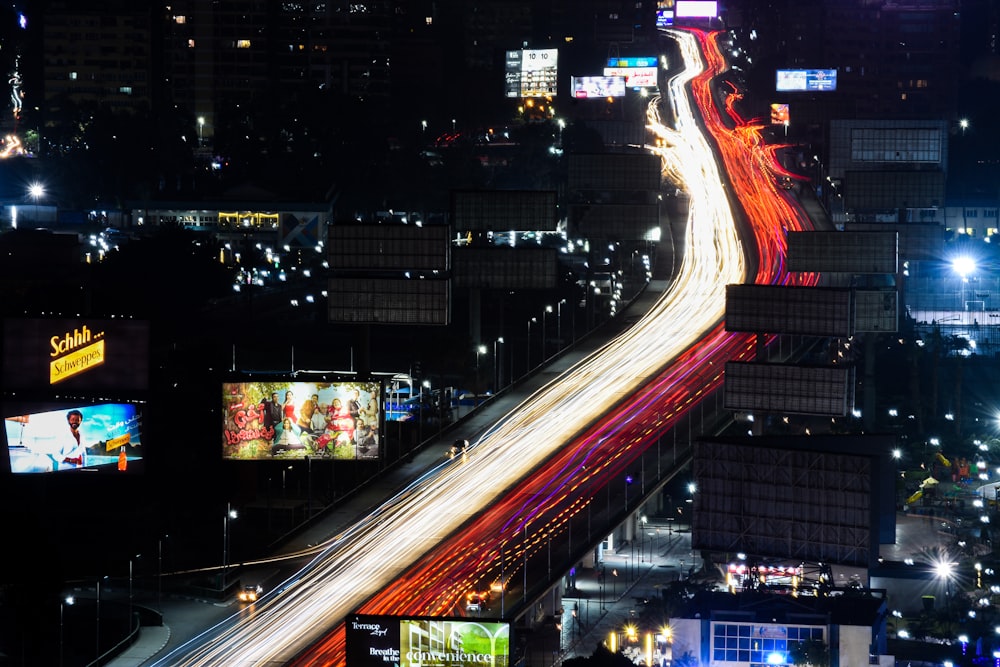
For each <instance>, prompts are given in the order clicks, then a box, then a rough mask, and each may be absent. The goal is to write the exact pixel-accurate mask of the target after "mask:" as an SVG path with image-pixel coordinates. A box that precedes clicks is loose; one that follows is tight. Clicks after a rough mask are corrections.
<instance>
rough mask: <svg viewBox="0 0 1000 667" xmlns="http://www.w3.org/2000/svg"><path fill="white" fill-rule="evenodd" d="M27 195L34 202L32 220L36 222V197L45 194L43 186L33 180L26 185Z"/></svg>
mask: <svg viewBox="0 0 1000 667" xmlns="http://www.w3.org/2000/svg"><path fill="white" fill-rule="evenodd" d="M28 196H30V197H31V200H32V201H33V202H34V203H35V215H34V216H33V218H34V222H35V223H36V224H37V223H38V199H39V198H40V197H44V196H45V186H44V185H42V184H41V183H39V182H38V181H35V182H34V183H32V184H31V185H29V186H28Z"/></svg>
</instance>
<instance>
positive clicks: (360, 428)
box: [354, 417, 378, 454]
mask: <svg viewBox="0 0 1000 667" xmlns="http://www.w3.org/2000/svg"><path fill="white" fill-rule="evenodd" d="M354 437H355V439H356V440H357V443H358V451H359V452H361V453H362V454H367V453H368V450H369V449H371V448H372V447H375V446H376V445H378V441H377V440H376V439H375V431H374V430H373V429H372V427H371V426H369V425H368V422H367V421H365V419H364V418H363V417H362V418H360V419H358V422H357V428H355V430H354Z"/></svg>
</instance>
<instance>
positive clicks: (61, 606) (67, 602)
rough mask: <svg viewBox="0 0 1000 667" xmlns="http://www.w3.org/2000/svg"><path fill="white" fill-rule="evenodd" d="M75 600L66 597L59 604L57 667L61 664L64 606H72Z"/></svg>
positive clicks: (69, 596)
mask: <svg viewBox="0 0 1000 667" xmlns="http://www.w3.org/2000/svg"><path fill="white" fill-rule="evenodd" d="M74 602H76V600H74V599H73V596H72V595H68V596H66V597H65V598H64V599H63V600H62V601H60V602H59V667H62V664H63V614H64V611H63V610H64V609H66V606H67V605H69V606H72V605H73V603H74Z"/></svg>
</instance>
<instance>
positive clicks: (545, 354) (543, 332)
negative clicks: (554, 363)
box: [542, 306, 552, 362]
mask: <svg viewBox="0 0 1000 667" xmlns="http://www.w3.org/2000/svg"><path fill="white" fill-rule="evenodd" d="M551 312H552V306H545V310H543V311H542V361H543V362H544V361H545V360H546V359H548V358H549V357H548V354H547V351H546V349H545V332H546V331H547V330H548V327H546V326H545V316H546V315H548V314H549V313H551Z"/></svg>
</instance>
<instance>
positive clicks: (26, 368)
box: [2, 318, 149, 391]
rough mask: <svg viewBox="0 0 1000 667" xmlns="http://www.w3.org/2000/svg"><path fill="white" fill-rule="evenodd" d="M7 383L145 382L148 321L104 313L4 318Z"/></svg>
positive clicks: (93, 385)
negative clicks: (104, 316)
mask: <svg viewBox="0 0 1000 667" xmlns="http://www.w3.org/2000/svg"><path fill="white" fill-rule="evenodd" d="M2 377H3V386H4V388H5V389H38V388H46V387H52V388H56V389H59V390H60V391H64V390H71V389H73V390H81V391H94V390H99V389H115V390H126V391H142V390H146V389H148V388H149V323H148V322H144V321H140V320H105V319H89V318H80V319H65V318H53V319H41V318H25V319H7V320H5V321H4V337H3V373H2Z"/></svg>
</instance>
